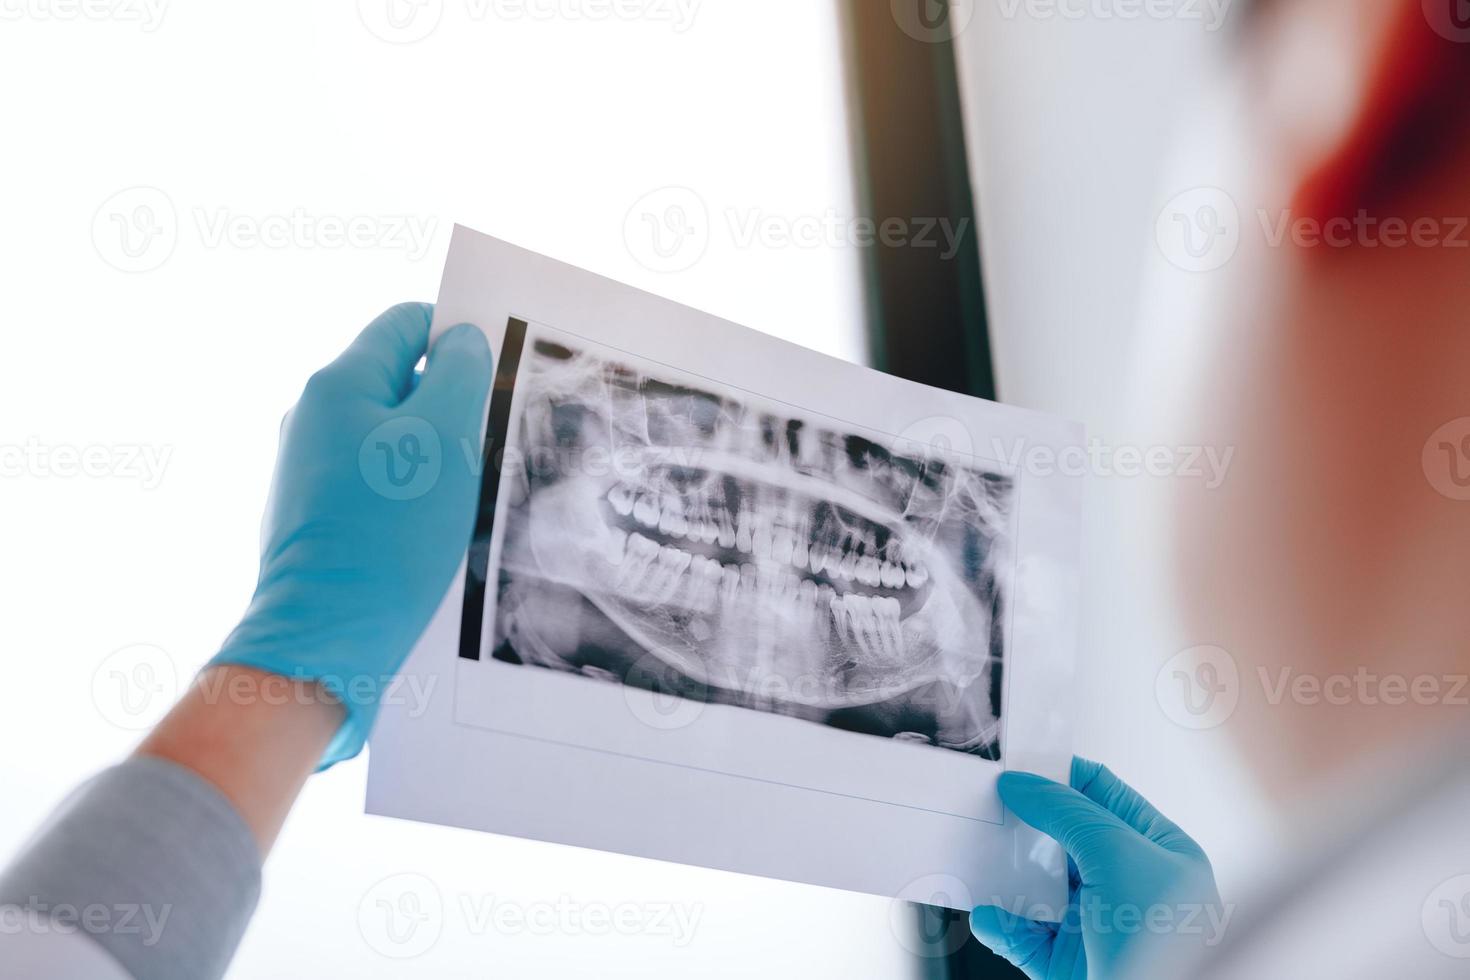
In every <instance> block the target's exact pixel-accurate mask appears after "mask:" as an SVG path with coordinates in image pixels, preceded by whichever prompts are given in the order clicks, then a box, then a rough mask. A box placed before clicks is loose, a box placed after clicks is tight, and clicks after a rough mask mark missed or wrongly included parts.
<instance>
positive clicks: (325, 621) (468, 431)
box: [211, 303, 492, 767]
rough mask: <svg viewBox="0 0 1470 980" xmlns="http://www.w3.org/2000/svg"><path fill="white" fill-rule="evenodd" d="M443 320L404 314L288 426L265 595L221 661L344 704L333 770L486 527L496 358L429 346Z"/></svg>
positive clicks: (315, 391)
mask: <svg viewBox="0 0 1470 980" xmlns="http://www.w3.org/2000/svg"><path fill="white" fill-rule="evenodd" d="M432 313H433V308H432V307H431V306H429V305H427V304H424V303H405V304H402V305H400V306H395V307H393V308H392V309H390V310H388V311H387V312H386V313H384V314H383V315H381V316H379V317H378V318H377V319H376V320H374V321H373V322H372V323H371V324H370V325H369V326H368V327H367V329H365V330H364V331H363V332H362V334H361V335H360V336H359V337H358V338H357V340H355V341H354V342H353V343H352V346H350V347H348V348H347V350H346V351H345V352H344V353H343V354H342V356H340V357H338V358H337V359H336V360H335V361H333V362H332V363H331V364H329V365H328V366H327V367H325V368H323V369H322V370H320V371H318V372H317V373H316V374H315V375H314V376H313V377H312V379H311V380H310V381H309V382H308V383H307V385H306V390H305V391H304V392H303V393H302V395H301V400H300V401H299V402H298V403H297V404H296V407H295V408H293V409H292V410H291V413H290V415H288V416H287V418H286V420H285V422H284V423H283V424H282V426H281V448H280V454H279V456H278V458H277V460H276V474H275V479H274V481H273V483H272V486H271V495H270V500H269V502H268V503H267V504H266V516H265V521H264V524H263V527H262V535H261V555H260V576H259V580H258V582H257V584H256V588H255V596H254V598H253V599H252V600H251V603H250V608H249V609H248V610H247V611H246V613H245V617H244V619H243V620H241V622H240V625H239V626H237V627H236V628H235V631H234V632H233V633H231V634H230V636H229V638H228V639H227V640H226V641H225V643H224V647H223V648H222V649H221V650H220V652H219V654H218V655H217V656H216V657H215V658H214V660H213V661H212V662H211V665H212V666H220V665H235V666H241V667H249V668H254V669H255V670H259V671H264V672H265V673H267V674H276V675H280V676H283V677H287V678H290V679H293V680H301V681H314V682H317V683H318V684H319V685H320V686H321V687H322V689H323V690H325V691H326V692H327V693H328V694H329V695H330V696H331V697H332V698H333V699H335V700H336V701H337V702H339V703H340V704H341V705H342V707H343V709H344V717H343V723H342V726H341V728H340V730H339V731H338V732H337V737H336V738H335V739H333V741H332V744H331V745H330V746H328V748H327V751H326V754H325V756H324V757H323V758H322V760H321V765H322V766H323V767H326V766H329V765H331V764H332V763H334V762H338V761H340V760H342V759H348V758H351V757H352V756H354V755H356V754H357V752H358V751H359V750H360V749H361V748H362V746H363V743H364V741H365V740H366V739H367V736H368V733H369V731H371V730H372V727H373V721H374V719H375V718H376V716H377V713H378V706H379V700H380V698H381V697H382V695H383V692H384V691H385V690H386V689H387V687H388V685H389V684H390V683H391V682H392V680H393V677H394V675H396V674H397V673H398V669H399V668H400V667H401V666H402V664H403V662H404V660H405V658H407V656H408V653H409V651H410V649H412V647H413V645H414V642H415V641H416V640H417V639H418V637H419V634H420V633H422V632H423V630H424V627H425V626H427V625H428V623H429V620H430V619H431V618H432V617H433V615H434V610H435V608H436V607H437V606H438V605H439V602H440V600H441V599H442V598H443V596H444V593H445V590H446V589H447V588H448V587H449V584H450V582H451V581H452V579H453V578H454V575H455V571H456V570H457V569H458V568H459V565H460V562H461V560H462V559H463V557H464V554H465V550H466V548H468V546H469V543H470V536H471V532H472V531H473V529H474V524H475V507H476V502H477V500H478V499H479V491H480V478H481V474H480V459H481V455H480V453H481V441H480V434H481V427H482V424H483V422H484V418H485V414H484V413H485V402H486V396H487V395H488V393H489V391H490V383H491V373H492V372H491V357H490V347H489V344H488V343H487V342H486V340H485V335H484V334H482V333H481V332H480V331H479V330H478V329H476V328H475V327H473V326H469V325H465V324H461V325H459V326H456V327H453V328H451V329H449V330H446V331H445V332H444V333H443V335H442V336H440V337H439V339H438V340H437V341H436V342H435V343H434V346H433V349H432V350H431V349H429V323H430V319H431V314H432ZM426 355H427V358H428V362H427V366H426V367H425V369H424V372H423V375H422V377H421V378H420V377H419V376H417V375H416V374H415V370H414V366H415V365H416V364H417V362H418V361H419V359H420V358H422V357H425V356H426Z"/></svg>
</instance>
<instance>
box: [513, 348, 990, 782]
mask: <svg viewBox="0 0 1470 980" xmlns="http://www.w3.org/2000/svg"><path fill="white" fill-rule="evenodd" d="M632 361H633V359H632V358H621V359H613V358H612V357H611V356H604V355H601V354H597V353H593V352H590V351H587V350H573V349H570V348H568V347H565V346H561V345H559V344H555V343H551V342H548V341H546V340H539V341H533V342H532V343H530V344H529V345H528V347H527V349H526V352H525V354H524V356H523V358H522V362H521V365H520V368H519V377H518V378H517V380H516V387H517V388H521V387H522V386H523V385H524V389H523V390H522V391H521V392H520V393H519V394H518V399H519V409H520V411H519V416H518V417H517V418H515V419H513V420H512V422H511V424H510V426H509V433H508V435H509V440H508V445H507V452H506V454H505V457H504V461H503V464H502V472H501V483H500V494H501V496H503V497H504V498H505V499H504V501H503V503H504V508H503V512H502V516H501V517H500V518H499V519H500V520H503V521H504V522H505V527H504V538H503V547H502V552H501V560H500V563H499V577H498V581H497V582H496V585H495V587H496V588H497V590H498V593H497V603H496V612H495V622H494V626H493V638H492V649H493V656H494V657H495V659H496V660H499V661H501V662H504V663H511V664H524V665H530V666H536V667H543V668H550V669H554V670H559V671H567V672H573V673H577V674H581V675H583V676H585V677H589V678H595V679H598V680H601V681H606V682H613V683H618V684H627V685H633V686H637V687H642V688H646V689H649V690H654V691H657V692H661V693H663V694H667V695H673V696H676V697H681V698H689V699H695V700H699V701H704V702H708V703H719V704H729V705H737V706H740V707H743V708H748V709H754V710H758V711H766V712H773V713H777V714H781V715H787V716H792V717H796V718H802V719H806V720H809V721H812V722H816V723H821V724H826V725H830V726H833V727H835V728H838V729H844V730H847V731H852V732H860V733H865V734H867V735H872V736H879V737H883V738H892V739H900V740H905V741H910V742H914V743H920V744H928V745H934V746H940V747H943V748H946V749H952V750H957V751H960V752H967V753H973V754H975V755H978V756H981V757H984V758H987V759H992V760H998V759H999V758H1000V756H1001V739H1000V733H1001V714H1002V710H1001V709H1002V684H1001V680H1002V663H1003V658H1004V647H1005V631H1004V628H1003V623H1004V619H1005V602H1006V598H1007V586H1008V583H1009V575H1008V570H1009V568H1010V564H1011V550H1010V527H1011V520H1010V511H1011V507H1012V497H1013V490H1014V484H1013V481H1012V480H1011V479H1010V478H1009V477H1007V476H1004V475H1001V474H999V473H993V472H986V471H984V470H982V469H976V468H973V467H971V466H959V465H956V464H955V462H954V461H953V459H952V458H950V457H945V458H941V454H939V453H937V452H931V451H929V450H928V449H927V448H926V447H920V446H909V445H907V444H905V443H901V442H900V441H898V440H887V442H886V444H885V442H883V441H879V440H880V437H876V436H873V435H871V434H868V435H859V434H856V433H853V432H843V431H841V430H842V428H843V426H842V423H840V422H838V421H836V420H832V419H824V418H822V417H819V416H808V415H804V414H803V413H802V412H800V411H799V410H796V409H793V408H790V407H788V406H781V405H779V404H777V403H771V402H766V401H764V400H762V399H761V398H759V397H757V396H755V395H752V394H749V393H746V392H743V391H738V390H720V387H721V386H719V385H717V384H714V383H710V382H704V381H699V382H694V381H691V380H690V379H686V378H681V377H680V376H679V375H678V373H677V372H674V371H671V370H667V369H664V368H655V367H652V366H649V367H635V366H634V365H633V363H632Z"/></svg>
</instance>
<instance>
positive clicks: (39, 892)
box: [0, 758, 261, 980]
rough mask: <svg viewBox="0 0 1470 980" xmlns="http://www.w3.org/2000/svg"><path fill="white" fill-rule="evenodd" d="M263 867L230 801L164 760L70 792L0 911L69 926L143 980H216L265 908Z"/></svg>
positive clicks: (138, 761) (19, 863)
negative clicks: (261, 904) (260, 906)
mask: <svg viewBox="0 0 1470 980" xmlns="http://www.w3.org/2000/svg"><path fill="white" fill-rule="evenodd" d="M260 865H261V857H260V852H259V848H258V847H257V846H256V843H255V839H254V837H252V836H251V834H250V830H249V828H247V827H246V826H245V823H244V821H243V820H241V818H240V815H239V814H238V813H236V812H235V809H234V807H232V806H231V805H230V803H229V801H228V800H226V799H225V798H224V796H222V795H221V794H220V792H219V791H218V790H216V789H215V788H214V787H213V786H211V785H210V784H209V783H207V782H205V781H204V780H203V779H201V778H200V777H199V776H197V775H195V774H194V773H192V772H190V771H188V770H187V769H184V768H182V767H181V766H177V765H174V764H173V763H170V762H165V761H163V760H161V759H150V758H134V759H130V760H128V761H127V762H124V763H123V764H122V765H119V766H115V767H113V768H111V769H108V770H106V771H104V772H102V773H101V774H99V775H98V776H96V777H95V778H93V779H92V780H90V781H89V782H87V783H85V784H83V785H82V786H81V787H80V788H78V789H77V790H76V792H74V793H73V794H72V795H71V797H69V798H68V799H67V800H66V801H65V802H64V803H63V804H62V805H61V806H60V807H58V808H57V810H56V812H55V813H54V814H52V816H51V818H50V819H49V820H48V821H47V822H46V824H45V825H44V826H43V827H42V828H41V830H40V831H39V833H38V834H37V835H36V837H35V838H34V839H32V840H31V841H30V843H29V844H28V845H27V846H26V847H25V849H24V850H22V851H21V853H20V854H19V856H18V857H17V858H16V859H15V862H14V863H13V864H12V865H11V866H10V867H9V868H7V869H6V870H5V871H4V872H3V873H0V906H5V905H13V906H19V907H20V908H21V909H23V910H25V913H26V914H27V915H29V916H33V917H35V918H36V919H38V920H39V919H46V920H49V921H50V922H52V923H60V924H63V925H71V926H72V927H73V928H74V929H75V931H77V932H81V933H85V934H86V935H87V936H89V937H90V938H91V939H93V940H95V941H96V942H97V943H99V944H100V945H101V946H102V947H103V948H104V949H106V950H107V952H108V953H110V954H111V955H112V956H113V958H114V959H116V960H117V961H118V962H119V963H121V964H122V965H123V967H124V968H125V969H126V970H127V971H128V972H129V973H130V974H132V975H133V976H134V977H136V978H137V980H213V978H217V977H219V976H221V975H222V974H223V973H224V971H225V968H226V967H227V966H228V965H229V962H230V958H231V957H232V956H233V955H234V952H235V947H236V946H238V945H239V942H240V937H241V936H242V935H243V934H244V932H245V926H246V924H247V923H248V922H249V921H250V916H251V914H252V913H253V912H254V911H255V904H256V901H257V900H258V899H259V897H260Z"/></svg>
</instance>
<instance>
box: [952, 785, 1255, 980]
mask: <svg viewBox="0 0 1470 980" xmlns="http://www.w3.org/2000/svg"><path fill="white" fill-rule="evenodd" d="M1071 782H1072V786H1071V788H1068V787H1066V786H1062V785H1061V784H1059V783H1054V782H1052V781H1051V780H1049V779H1043V778H1041V777H1040V776H1033V775H1031V774H1029V773H1006V774H1005V775H1003V776H1001V778H1000V796H1001V799H1002V800H1003V801H1005V804H1006V806H1008V807H1009V808H1010V809H1011V811H1012V812H1013V813H1015V814H1016V816H1018V817H1020V818H1021V819H1022V820H1024V821H1026V822H1027V823H1028V824H1030V825H1031V826H1033V827H1035V828H1036V829H1038V830H1040V831H1042V832H1043V833H1045V834H1047V835H1048V836H1050V837H1053V838H1055V839H1056V840H1057V842H1058V843H1060V844H1061V845H1062V848H1063V849H1064V850H1065V851H1066V852H1067V855H1068V857H1069V858H1070V859H1071V860H1070V862H1069V864H1070V869H1069V870H1070V872H1071V894H1070V897H1069V902H1068V907H1067V911H1066V915H1065V917H1064V919H1063V921H1062V922H1061V923H1060V924H1058V923H1041V922H1034V921H1032V920H1030V919H1027V918H1024V917H1022V916H1020V915H1016V914H1014V913H1013V911H1012V910H1006V909H1003V908H1000V907H998V906H994V905H982V906H981V907H979V908H977V909H975V910H974V912H972V913H971V915H970V928H971V930H972V931H973V932H974V933H975V937H976V938H977V939H979V940H980V941H981V942H982V943H984V944H985V945H986V946H989V947H990V948H991V949H992V950H994V951H995V952H996V953H998V954H999V955H1001V956H1003V957H1005V958H1006V959H1008V960H1010V961H1011V963H1013V964H1015V965H1016V966H1017V967H1019V968H1020V969H1021V970H1022V972H1024V973H1025V974H1026V975H1027V976H1028V977H1031V978H1032V980H1082V978H1083V977H1087V978H1089V980H1109V978H1114V977H1124V976H1126V977H1129V978H1135V977H1151V976H1155V975H1158V974H1156V973H1155V972H1154V969H1163V970H1164V971H1165V972H1164V973H1163V975H1167V976H1174V975H1175V974H1173V973H1171V972H1168V971H1167V968H1164V967H1162V966H1156V967H1155V968H1154V969H1151V968H1150V967H1149V965H1148V964H1166V963H1174V962H1180V961H1182V960H1188V959H1190V958H1192V957H1196V956H1198V955H1199V954H1200V953H1202V952H1203V951H1204V950H1205V949H1206V948H1207V947H1208V946H1210V945H1213V943H1215V942H1218V941H1219V940H1220V938H1222V933H1223V930H1224V928H1225V926H1226V924H1228V920H1229V917H1228V914H1227V910H1226V909H1225V908H1224V907H1223V906H1222V905H1221V902H1220V894H1219V891H1218V890H1217V889H1216V888H1215V878H1214V873H1213V872H1212V871H1211V870H1210V862H1209V859H1208V858H1206V857H1205V853H1204V851H1202V850H1201V849H1200V846H1199V845H1198V844H1196V843H1195V842H1194V841H1193V840H1191V839H1190V837H1189V835H1188V834H1186V833H1184V831H1182V830H1180V829H1179V828H1178V827H1177V826H1175V825H1174V824H1173V823H1171V822H1170V821H1169V820H1168V819H1166V818H1165V817H1164V816H1163V815H1162V814H1160V813H1159V812H1158V811H1157V810H1155V809H1154V808H1153V806H1151V805H1150V804H1149V802H1148V801H1147V800H1145V799H1144V798H1143V797H1142V796H1139V795H1138V793H1136V792H1135V791H1134V790H1133V789H1132V788H1130V787H1129V786H1128V785H1127V784H1126V783H1124V782H1123V781H1122V780H1120V779H1119V778H1118V777H1117V776H1114V775H1113V774H1112V773H1111V772H1109V771H1108V770H1107V768H1106V767H1104V766H1101V765H1098V764H1097V763H1096V762H1089V761H1087V760H1086V759H1073V760H1072V780H1071ZM1124 970H1126V971H1127V972H1126V973H1125V972H1122V971H1124ZM1179 975H1183V974H1179Z"/></svg>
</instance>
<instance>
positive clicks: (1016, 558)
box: [369, 229, 1082, 910]
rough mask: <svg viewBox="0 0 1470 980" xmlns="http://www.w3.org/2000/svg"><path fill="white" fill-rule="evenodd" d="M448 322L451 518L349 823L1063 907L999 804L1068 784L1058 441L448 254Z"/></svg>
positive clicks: (479, 256) (524, 259) (964, 901)
mask: <svg viewBox="0 0 1470 980" xmlns="http://www.w3.org/2000/svg"><path fill="white" fill-rule="evenodd" d="M462 321H469V322H473V323H476V324H478V325H479V326H480V327H481V328H482V329H484V330H485V331H486V333H487V334H488V335H489V337H490V340H491V347H492V350H493V351H494V352H495V355H496V369H495V372H496V373H495V382H494V387H493V391H492V395H491V398H490V403H489V405H488V407H487V411H486V425H485V440H484V444H483V445H482V446H478V447H466V448H467V451H466V452H464V453H463V454H462V455H463V456H464V459H465V460H466V461H467V462H473V461H474V460H478V461H479V462H478V464H477V465H478V466H480V467H481V474H482V475H481V485H482V490H481V497H480V505H479V512H478V516H477V521H476V527H475V531H474V535H473V539H472V541H471V542H469V548H468V556H467V560H466V563H465V568H464V571H463V574H462V576H461V577H460V580H459V581H457V582H456V583H455V586H454V588H453V589H452V590H451V592H450V595H449V596H447V597H446V599H445V602H444V605H443V607H442V608H441V610H440V612H439V615H438V616H437V617H436V619H435V621H434V623H433V624H432V625H431V626H430V628H429V630H428V631H427V633H426V634H425V636H424V638H423V640H422V641H421V642H420V644H419V646H418V648H417V649H416V650H415V652H414V654H413V656H412V657H411V659H410V662H409V665H408V667H407V668H406V670H405V677H404V679H403V680H402V681H400V684H399V688H400V689H401V688H403V687H404V686H405V685H406V684H409V683H414V687H413V689H414V690H417V691H420V692H434V693H433V694H432V695H430V696H426V697H421V698H418V699H400V700H402V701H405V702H408V701H413V702H414V703H413V705H399V704H395V703H393V702H392V700H391V699H390V703H389V704H388V705H387V706H385V711H384V715H383V718H382V720H381V722H380V725H379V729H378V731H377V733H376V735H375V737H374V740H373V751H372V773H371V779H370V787H369V808H370V809H371V810H373V811H374V812H381V813H388V814H392V815H398V816H408V817H414V818H418V819H424V820H432V821H435V822H441V823H450V824H456V825H461V826H469V827H476V828H479V829H484V830H491V831H497V832H501V833H507V834H513V835H519V836H526V837H532V838H536V839H540V840H546V841H552V842H557V843H564V844H574V845H581V846H590V847H598V848H603V849H608V850H615V851H621V852H624V853H629V854H636V855H643V856H647V857H653V858H662V859H667V860H676V861H683V862H687V863H695V864H701V865H707V866H710V867H715V868H723V869H727V870H731V871H740V872H746V873H754V874H762V875H768V876H774V877H780V878H787V879H791V880H796V881H804V882H810V883H813V884H821V885H829V886H834V887H842V888H849V889H853V890H859V891H868V892H874V893H878V894H883V895H887V896H898V897H903V898H909V899H912V900H915V901H923V902H929V903H934V904H941V905H949V906H952V907H956V908H960V907H965V906H968V905H973V904H979V903H981V902H989V901H992V900H996V901H1002V902H1006V903H1007V904H1008V907H1012V906H1013V905H1014V903H1015V902H1017V901H1022V902H1025V903H1026V904H1027V905H1028V907H1031V908H1033V910H1035V909H1046V908H1060V907H1061V902H1060V897H1061V895H1062V894H1063V889H1064V888H1065V861H1064V859H1063V858H1062V856H1061V854H1060V852H1059V851H1058V850H1057V849H1056V848H1055V846H1054V845H1051V844H1050V842H1049V841H1047V840H1046V839H1045V838H1041V837H1039V836H1038V835H1036V834H1035V833H1034V832H1032V831H1030V830H1029V829H1028V828H1026V827H1025V826H1024V825H1021V824H1019V823H1018V822H1017V821H1016V820H1015V819H1014V818H1013V817H1010V816H1008V815H1007V814H1006V813H1005V811H1004V809H1003V808H1002V807H1001V805H1000V802H999V800H998V797H997V796H996V793H995V780H996V778H997V777H998V776H999V774H1000V773H1001V772H1002V771H1004V770H1005V769H1008V768H1022V769H1027V770H1029V771H1038V772H1042V773H1044V774H1048V775H1051V776H1053V777H1055V778H1061V779H1065V778H1066V773H1067V769H1068V766H1069V763H1070V744H1069V743H1070V717H1069V714H1068V711H1067V695H1068V691H1069V684H1070V676H1071V667H1072V658H1073V653H1074V647H1075V642H1076V637H1075V626H1076V602H1077V594H1076V593H1077V585H1076V549H1077V547H1078V516H1079V515H1078V511H1079V509H1080V506H1079V501H1080V491H1079V487H1078V484H1077V479H1076V478H1075V477H1071V476H1068V475H1067V474H1066V473H1064V472H1063V471H1062V470H1061V469H1060V468H1058V467H1055V466H1053V467H1050V468H1048V467H1046V466H1044V465H1037V463H1036V461H1037V460H1043V461H1044V460H1045V459H1048V458H1050V459H1055V458H1057V454H1059V453H1061V452H1062V451H1064V450H1065V449H1066V448H1067V447H1069V446H1076V445H1078V444H1080V442H1081V438H1082V436H1081V432H1080V431H1079V429H1078V428H1077V427H1076V426H1073V425H1070V424H1068V423H1064V422H1060V421H1058V420H1055V419H1050V418H1047V417H1044V416H1040V415H1037V414H1034V413H1029V412H1023V411H1019V410H1016V409H1011V408H1006V407H1003V406H999V405H995V404H992V403H987V402H982V401H979V400H977V399H972V398H966V397H962V396H958V395H954V394H951V393H948V392H942V391H937V390H935V389H930V388H926V387H923V386H919V385H914V384H911V383H907V382H903V381H900V380H898V379H895V378H892V377H889V376H886V375H882V374H879V373H877V372H874V371H870V370H867V369H864V368H859V367H856V366H853V365H851V364H847V363H845V362H841V361H838V360H835V359H832V358H828V357H825V356H823V355H820V354H816V353H814V352H812V351H808V350H805V349H802V348H799V347H795V346H793V345H790V344H787V343H784V342H781V341H777V340H775V339H773V338H770V337H768V336H766V335H763V334H760V333H757V332H755V331H752V330H747V329H745V328H742V327H738V326H736V325H734V324H731V323H728V322H726V321H722V320H718V319H716V318H714V317H711V316H708V315H707V314H702V313H698V312H697V311H694V310H690V309H687V308H685V307H681V306H679V305H677V304H674V303H671V302H668V301H665V300H661V299H658V298H656V297H654V296H652V295H649V294H646V293H642V292H639V291H637V290H634V289H631V288H629V287H626V286H622V285H619V284H617V283H614V282H611V281H609V280H606V279H602V278H600V277H597V276H594V275H591V274H590V273H586V272H582V271H580V270H576V269H573V268H571V267H569V266H565V265H562V264H560V263H556V262H553V261H552V260H549V259H545V258H542V257H540V256H536V255H533V254H531V253H528V252H524V251H522V250H520V249H516V248H514V247H512V246H509V245H506V244H504V243H501V242H498V241H496V240H494V239H490V238H486V237H484V236H480V235H477V234H475V233H473V232H470V231H468V230H466V229H457V230H456V233H455V238H454V244H453V247H452V249H451V254H450V258H449V262H448V266H447V268H446V273H445V278H444V282H443V285H442V288H441V295H440V301H439V305H438V307H437V309H436V315H435V330H436V335H437V332H438V331H440V330H442V329H444V328H445V327H447V326H449V325H452V324H454V323H457V322H462ZM1048 453H1050V454H1051V455H1050V456H1048V455H1047V454H1048ZM406 707H411V708H412V710H405V708H406Z"/></svg>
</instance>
